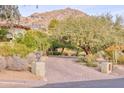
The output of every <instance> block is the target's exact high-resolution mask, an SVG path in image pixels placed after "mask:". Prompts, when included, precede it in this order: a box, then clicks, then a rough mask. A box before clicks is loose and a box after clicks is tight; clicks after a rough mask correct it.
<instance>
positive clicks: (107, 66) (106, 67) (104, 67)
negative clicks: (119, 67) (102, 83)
mask: <svg viewBox="0 0 124 93" xmlns="http://www.w3.org/2000/svg"><path fill="white" fill-rule="evenodd" d="M101 72H102V73H111V72H112V63H110V62H102V63H101Z"/></svg>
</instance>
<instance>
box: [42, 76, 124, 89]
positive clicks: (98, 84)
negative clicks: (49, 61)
mask: <svg viewBox="0 0 124 93" xmlns="http://www.w3.org/2000/svg"><path fill="white" fill-rule="evenodd" d="M40 87H42V88H124V78H120V79H108V80H92V81H76V82H66V83H55V84H47V85H45V86H40Z"/></svg>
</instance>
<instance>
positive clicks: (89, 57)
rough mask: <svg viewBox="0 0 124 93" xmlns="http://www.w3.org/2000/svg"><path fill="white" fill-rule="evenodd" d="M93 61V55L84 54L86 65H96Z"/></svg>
mask: <svg viewBox="0 0 124 93" xmlns="http://www.w3.org/2000/svg"><path fill="white" fill-rule="evenodd" d="M94 62H95V56H94V55H92V54H89V55H87V56H86V65H87V66H90V67H96V66H97V65H96V64H95V63H94Z"/></svg>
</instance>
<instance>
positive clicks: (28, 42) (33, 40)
mask: <svg viewBox="0 0 124 93" xmlns="http://www.w3.org/2000/svg"><path fill="white" fill-rule="evenodd" d="M15 41H16V42H17V43H19V44H24V45H25V46H27V47H28V48H30V49H32V50H36V49H38V50H39V51H46V50H47V49H48V48H49V47H50V43H49V41H48V35H47V34H46V33H43V32H40V31H32V30H31V31H27V32H26V33H25V35H24V36H22V37H19V38H16V40H15Z"/></svg>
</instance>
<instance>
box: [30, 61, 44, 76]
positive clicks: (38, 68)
mask: <svg viewBox="0 0 124 93" xmlns="http://www.w3.org/2000/svg"><path fill="white" fill-rule="evenodd" d="M31 72H32V73H33V74H35V75H36V76H39V77H43V78H44V77H45V62H33V63H32V69H31Z"/></svg>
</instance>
